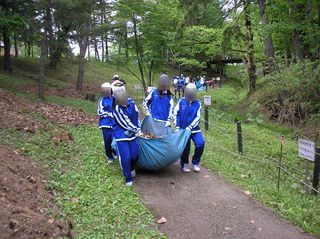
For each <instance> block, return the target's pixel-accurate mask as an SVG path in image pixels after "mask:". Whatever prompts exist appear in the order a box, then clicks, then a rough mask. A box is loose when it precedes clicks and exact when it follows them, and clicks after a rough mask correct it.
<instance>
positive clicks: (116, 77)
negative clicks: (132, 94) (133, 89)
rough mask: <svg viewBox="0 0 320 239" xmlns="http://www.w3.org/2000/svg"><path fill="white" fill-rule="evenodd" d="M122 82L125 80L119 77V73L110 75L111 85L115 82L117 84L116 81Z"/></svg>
mask: <svg viewBox="0 0 320 239" xmlns="http://www.w3.org/2000/svg"><path fill="white" fill-rule="evenodd" d="M120 82H121V83H122V84H124V85H125V84H126V81H125V80H123V79H120V76H119V75H117V74H116V75H114V76H113V77H112V80H111V86H114V85H116V84H118V83H120Z"/></svg>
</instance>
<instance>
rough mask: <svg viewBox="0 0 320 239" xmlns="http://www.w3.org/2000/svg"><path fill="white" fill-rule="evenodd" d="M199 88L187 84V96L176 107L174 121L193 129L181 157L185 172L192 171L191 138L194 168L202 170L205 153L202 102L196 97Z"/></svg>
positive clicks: (176, 124) (198, 170)
mask: <svg viewBox="0 0 320 239" xmlns="http://www.w3.org/2000/svg"><path fill="white" fill-rule="evenodd" d="M196 94H197V88H196V86H195V84H193V83H190V84H188V85H187V86H186V89H185V97H183V98H181V99H180V100H179V101H178V103H177V105H176V107H175V109H174V123H175V127H176V128H177V129H186V130H190V131H191V136H190V138H189V140H188V143H187V145H186V147H185V149H184V151H183V153H182V156H181V158H180V165H181V169H182V171H183V172H186V173H188V172H190V168H189V154H190V144H191V140H192V141H193V143H194V155H193V157H192V165H193V170H194V171H195V172H200V167H199V163H200V160H201V157H202V154H203V150H204V145H205V141H204V139H203V136H202V134H201V130H200V122H201V109H202V107H201V102H200V100H198V99H197V97H196Z"/></svg>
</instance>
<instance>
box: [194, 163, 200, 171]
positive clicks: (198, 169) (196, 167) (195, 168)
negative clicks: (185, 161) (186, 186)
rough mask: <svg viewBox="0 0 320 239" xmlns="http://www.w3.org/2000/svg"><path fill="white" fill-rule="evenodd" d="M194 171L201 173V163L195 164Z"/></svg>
mask: <svg viewBox="0 0 320 239" xmlns="http://www.w3.org/2000/svg"><path fill="white" fill-rule="evenodd" d="M193 171H195V172H197V173H199V172H200V167H199V165H193Z"/></svg>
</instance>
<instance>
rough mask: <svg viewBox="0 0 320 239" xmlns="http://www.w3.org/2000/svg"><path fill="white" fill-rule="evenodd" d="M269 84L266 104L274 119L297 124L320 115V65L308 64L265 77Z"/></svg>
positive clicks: (302, 63)
mask: <svg viewBox="0 0 320 239" xmlns="http://www.w3.org/2000/svg"><path fill="white" fill-rule="evenodd" d="M263 80H264V81H265V82H267V83H266V89H268V90H267V91H265V94H266V98H265V102H264V103H265V105H266V107H267V109H268V110H269V111H271V119H273V120H276V121H277V122H278V123H285V124H290V125H296V124H297V123H302V122H304V120H305V119H306V117H307V116H308V115H310V114H317V113H319V112H320V65H319V62H310V61H304V62H300V63H296V64H292V65H290V66H289V67H280V68H279V71H278V72H275V73H273V74H270V75H267V76H265V77H263Z"/></svg>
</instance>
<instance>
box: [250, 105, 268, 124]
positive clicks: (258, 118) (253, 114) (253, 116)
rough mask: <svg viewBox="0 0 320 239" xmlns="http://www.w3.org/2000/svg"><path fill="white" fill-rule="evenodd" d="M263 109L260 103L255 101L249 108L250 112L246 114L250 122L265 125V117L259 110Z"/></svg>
mask: <svg viewBox="0 0 320 239" xmlns="http://www.w3.org/2000/svg"><path fill="white" fill-rule="evenodd" d="M260 107H261V105H260V103H259V102H258V101H253V102H252V103H251V104H250V106H249V112H248V113H247V114H246V118H247V121H248V122H255V123H258V124H261V123H263V118H264V116H263V115H262V114H259V108H260Z"/></svg>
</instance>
